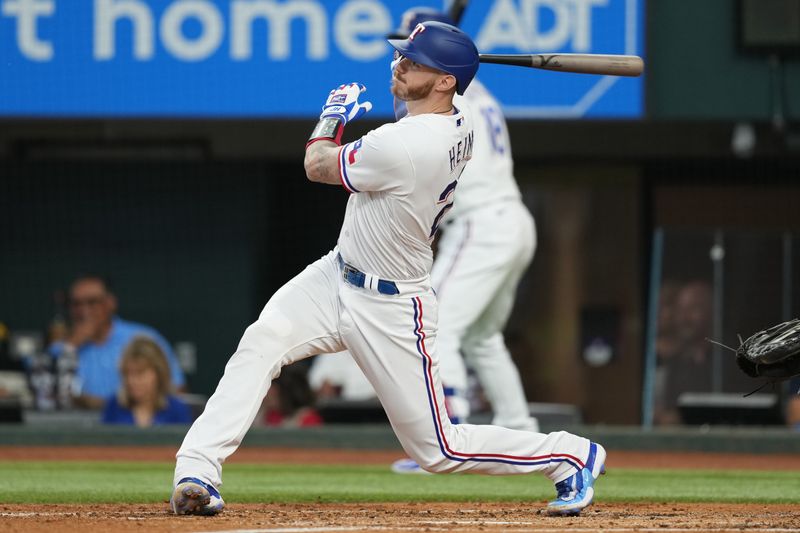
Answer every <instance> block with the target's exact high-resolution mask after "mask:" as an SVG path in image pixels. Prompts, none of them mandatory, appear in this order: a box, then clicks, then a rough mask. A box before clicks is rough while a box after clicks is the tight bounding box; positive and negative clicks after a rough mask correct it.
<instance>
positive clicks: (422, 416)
mask: <svg viewBox="0 0 800 533" xmlns="http://www.w3.org/2000/svg"><path fill="white" fill-rule="evenodd" d="M340 297H341V302H342V327H341V334H342V339H343V341H344V343H345V344H346V345H347V346H348V348H349V349H350V352H351V354H352V355H353V357H354V358H355V359H356V361H357V362H358V364H359V366H360V367H361V369H362V370H363V371H364V373H365V375H366V376H367V379H369V380H370V382H371V383H372V386H373V387H374V388H375V391H376V393H377V394H378V397H379V398H380V400H381V403H382V404H383V407H384V409H385V410H386V413H387V415H388V418H389V421H390V422H391V424H392V427H393V429H394V431H395V433H396V434H397V437H398V439H399V440H400V443H401V444H402V446H403V448H404V449H405V451H406V453H408V454H409V456H410V457H411V458H412V459H414V460H415V461H417V462H418V463H419V464H420V465H421V466H422V467H423V468H424V469H425V470H427V471H430V472H435V473H443V472H466V471H472V472H480V473H484V474H524V473H529V472H535V471H538V472H542V473H543V474H544V475H546V476H547V477H549V478H550V479H551V480H553V481H554V482H556V483H558V482H561V481H563V480H567V479H571V478H572V477H573V476H574V475H575V474H576V473H580V472H582V471H583V470H584V469H585V468H586V467H587V463H591V461H592V459H591V457H592V455H591V449H592V447H591V443H590V442H589V440H587V439H585V438H583V437H579V436H577V435H572V434H570V433H566V432H563V431H561V432H554V433H549V434H541V433H533V432H528V431H517V430H512V429H507V428H503V427H498V426H488V425H487V426H477V425H472V424H458V425H454V424H451V423H450V421H449V419H448V417H447V415H446V413H445V405H444V394H443V389H442V385H441V382H440V378H439V368H438V361H437V359H436V348H435V343H436V331H437V309H436V298H435V296H434V295H433V293H432V292H423V293H417V294H400V295H397V296H383V295H378V294H375V293H371V292H369V291H365V290H363V289H355V288H351V289H349V290H344V289H343V290H341V291H340ZM594 449H598V448H597V446H595V447H594ZM600 449H602V448H600ZM596 456H597V454H595V457H596ZM604 460H605V452H604V451H603V452H602V461H604ZM598 475H599V473H598ZM592 479H594V478H592ZM587 485H588V482H587ZM584 492H585V491H584ZM584 501H585V499H584Z"/></svg>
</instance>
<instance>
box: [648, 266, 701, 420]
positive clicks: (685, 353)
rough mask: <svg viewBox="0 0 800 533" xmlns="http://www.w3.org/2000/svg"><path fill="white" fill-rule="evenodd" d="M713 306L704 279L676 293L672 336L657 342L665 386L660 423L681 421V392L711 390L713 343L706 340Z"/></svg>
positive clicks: (658, 407)
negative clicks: (679, 404) (679, 402)
mask: <svg viewBox="0 0 800 533" xmlns="http://www.w3.org/2000/svg"><path fill="white" fill-rule="evenodd" d="M711 310H712V292H711V287H710V286H709V284H708V283H706V282H704V281H691V282H689V283H686V284H684V285H683V286H682V287H681V288H680V289H678V291H677V293H676V294H675V300H674V304H673V306H672V308H671V312H672V316H671V324H668V327H670V328H671V331H672V333H671V338H670V339H662V340H661V343H658V344H659V345H660V348H661V350H663V351H662V352H661V353H659V364H660V365H661V368H662V369H663V379H662V381H661V387H663V388H662V390H659V391H656V398H658V399H659V401H658V402H657V404H656V409H655V412H654V415H655V422H656V423H657V424H678V423H680V422H681V418H680V413H679V412H678V397H679V396H680V395H681V393H683V392H708V391H710V390H711V362H710V355H711V344H710V343H709V342H708V340H706V339H707V338H708V337H709V336H710V335H711ZM659 322H661V319H660V320H659ZM659 336H661V335H659ZM665 348H668V349H665Z"/></svg>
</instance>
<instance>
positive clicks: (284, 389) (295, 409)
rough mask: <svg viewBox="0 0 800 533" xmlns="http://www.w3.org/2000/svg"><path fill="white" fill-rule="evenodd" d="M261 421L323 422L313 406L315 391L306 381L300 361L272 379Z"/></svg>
mask: <svg viewBox="0 0 800 533" xmlns="http://www.w3.org/2000/svg"><path fill="white" fill-rule="evenodd" d="M263 410H264V415H263V421H264V424H266V425H267V426H282V427H310V426H319V425H321V424H322V417H321V416H320V415H319V413H317V411H316V409H314V393H313V392H312V391H311V387H310V386H309V384H308V379H307V377H306V370H305V367H304V366H303V365H297V364H295V365H289V366H285V367H283V369H281V375H280V376H278V378H277V379H275V381H273V382H272V386H271V387H270V388H269V392H267V396H266V398H264V403H263Z"/></svg>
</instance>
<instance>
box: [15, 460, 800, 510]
mask: <svg viewBox="0 0 800 533" xmlns="http://www.w3.org/2000/svg"><path fill="white" fill-rule="evenodd" d="M172 466H173V465H172V464H167V463H141V462H136V463H126V462H115V463H111V462H33V461H31V462H28V461H17V462H4V461H0V501H1V502H3V503H36V502H42V503H79V502H80V503H103V502H108V503H113V502H130V503H149V502H162V501H165V500H166V499H168V498H169V492H170V486H171V483H172ZM224 479H225V486H224V487H223V490H222V492H223V496H224V497H225V499H226V501H228V502H229V503H233V502H264V503H276V502H319V501H322V502H389V501H453V502H455V501H498V502H500V501H505V502H524V501H542V500H547V499H550V498H551V497H552V496H553V487H552V485H551V484H550V482H549V481H548V480H547V479H545V478H544V477H543V476H540V475H530V476H503V477H490V476H478V475H440V476H424V475H397V474H392V473H391V472H390V471H389V469H388V466H386V467H380V466H318V465H313V466H284V465H281V466H278V465H262V464H232V465H228V466H226V467H225V473H224ZM596 498H597V500H598V501H608V502H611V501H676V502H694V501H704V502H752V503H798V502H800V476H798V475H797V473H796V472H776V471H752V470H725V471H722V470H634V469H622V468H619V469H614V470H612V471H611V472H610V473H609V474H608V475H606V476H603V478H601V479H600V480H599V481H598V486H597V496H596Z"/></svg>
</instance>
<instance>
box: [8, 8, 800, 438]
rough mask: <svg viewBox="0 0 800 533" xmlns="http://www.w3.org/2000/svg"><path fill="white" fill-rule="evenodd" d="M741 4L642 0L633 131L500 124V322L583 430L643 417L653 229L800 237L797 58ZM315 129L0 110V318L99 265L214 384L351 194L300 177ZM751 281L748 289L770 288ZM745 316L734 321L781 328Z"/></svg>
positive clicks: (540, 394) (124, 297)
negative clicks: (580, 415) (737, 136)
mask: <svg viewBox="0 0 800 533" xmlns="http://www.w3.org/2000/svg"><path fill="white" fill-rule="evenodd" d="M738 5H739V4H738V2H737V1H735V0H702V1H697V2H691V1H689V0H648V2H647V3H646V8H647V30H646V35H647V49H646V57H645V59H646V65H647V67H646V74H645V76H646V77H645V87H646V105H647V110H646V116H645V118H643V119H642V120H637V121H591V122H583V121H553V120H542V121H512V122H511V123H510V130H511V135H512V145H513V150H514V154H515V157H516V170H517V176H518V179H519V182H520V186H521V188H522V190H523V193H524V195H525V201H526V203H527V204H528V206H529V207H530V208H531V210H532V211H533V213H534V215H535V217H536V219H537V224H538V228H539V250H538V252H537V256H536V258H535V260H534V263H533V265H532V267H531V270H530V272H529V273H528V275H527V276H526V278H525V279H524V280H523V282H522V285H521V287H520V293H519V294H520V296H519V301H518V303H517V307H516V310H515V313H514V316H513V318H512V321H511V323H510V324H509V329H508V338H509V343H510V346H511V349H512V352H513V354H514V357H515V360H516V361H517V363H518V364H519V366H520V368H521V370H522V372H523V377H524V381H525V387H526V391H527V393H528V397H529V399H531V400H532V401H561V402H569V403H576V404H578V405H579V406H580V407H581V408H582V409H583V411H584V414H585V417H586V419H587V421H590V422H607V423H638V422H639V420H640V410H641V384H642V368H643V354H644V342H645V326H646V309H647V304H648V298H649V294H648V291H647V280H648V276H649V273H650V262H649V261H650V252H651V244H652V241H651V237H652V232H653V229H654V228H656V227H659V226H664V227H679V228H681V229H682V230H684V231H690V232H691V231H710V230H711V231H713V230H714V229H715V228H728V229H729V230H730V229H738V230H742V229H745V230H746V229H748V228H749V229H751V230H753V231H757V230H759V229H765V226H764V221H765V220H773V221H775V224H772V225H770V226H769V228H766V229H770V230H775V231H789V232H800V222H798V220H797V218H796V217H792V216H788V217H787V216H779V215H780V214H781V213H784V214H785V213H798V212H800V174H798V169H799V168H800V124H798V121H799V120H800V117H799V116H798V114H799V113H800V61H798V58H797V56H794V55H791V56H786V57H784V58H782V59H780V60H779V61H777V62H775V61H773V62H772V63H770V60H769V58H768V56H767V55H765V54H754V53H746V52H744V51H743V50H742V49H741V48H740V46H739V42H738V35H737V31H738V26H737V24H738V21H737V17H738ZM554 75H557V74H554ZM776 115H777V116H782V120H783V122H780V121H778V122H776V120H775V117H776ZM743 121H746V122H749V123H750V125H751V127H752V132H753V134H754V140H755V144H754V146H753V149H752V151H751V152H748V154H746V157H743V156H742V154H739V155H737V154H735V153H734V151H733V150H732V144H731V142H732V138H733V133H734V128H735V126H736V124H737V123H739V122H743ZM376 125H377V124H376V123H374V122H370V121H369V120H366V121H363V122H360V123H355V124H353V125H352V126H348V130H347V135H348V136H349V137H356V136H357V135H360V134H362V133H364V132H365V131H367V130H368V129H370V128H373V127H375V126H376ZM312 126H313V125H312V124H310V123H306V122H304V121H289V120H283V121H263V120H245V119H242V120H216V121H191V120H174V121H172V120H157V121H156V120H152V121H151V120H59V119H52V120H24V119H15V120H0V321H2V322H5V323H7V324H8V325H9V326H11V327H12V328H18V329H27V330H31V329H42V328H44V327H45V325H46V324H47V321H48V320H49V319H50V317H51V316H52V314H53V299H52V295H53V292H54V291H55V290H57V289H64V288H66V286H67V283H68V282H69V280H70V279H71V278H72V277H73V276H74V275H75V274H77V273H79V272H84V271H87V270H96V271H101V272H105V273H107V274H109V275H110V276H111V277H112V279H113V280H114V281H115V284H116V290H117V292H118V294H119V296H120V301H121V314H122V315H123V316H125V317H127V318H130V319H133V320H139V321H142V322H146V323H150V324H153V325H156V326H157V327H158V328H159V329H161V330H162V331H163V332H164V333H165V334H166V335H167V336H168V337H169V339H170V340H171V341H173V342H180V341H190V342H193V343H195V344H196V345H197V349H198V357H199V361H200V364H199V367H198V371H197V373H196V374H195V375H193V376H191V377H190V385H191V387H192V389H193V390H196V391H198V392H202V393H210V392H211V391H212V390H213V387H214V385H215V384H216V381H217V379H218V378H219V376H220V375H221V372H222V368H223V366H224V363H225V361H226V360H227V358H228V356H229V355H230V353H231V352H232V351H233V349H234V348H235V345H236V343H237V341H238V339H239V336H240V334H241V332H242V331H243V329H244V328H245V327H246V326H247V325H248V324H249V323H250V322H251V321H252V320H253V319H254V318H255V317H256V316H257V313H258V312H259V310H260V308H261V307H262V306H263V304H264V302H265V301H266V299H267V298H268V297H269V295H270V294H271V293H272V292H273V291H274V290H275V289H276V288H277V287H279V286H280V285H281V284H282V283H284V282H285V281H286V280H288V279H289V278H290V277H291V276H293V275H294V274H296V273H297V272H299V271H300V270H301V269H302V268H303V267H304V266H305V265H306V264H308V263H309V262H310V261H312V260H313V259H315V258H317V257H319V256H320V255H321V254H323V253H324V252H325V251H327V250H328V249H330V248H331V247H332V246H333V244H334V243H335V240H336V236H337V235H338V230H339V225H340V223H341V219H342V216H343V208H344V203H345V201H346V194H345V193H344V192H343V191H342V190H340V189H338V188H336V187H326V186H320V185H315V184H311V183H309V182H307V181H306V179H305V177H304V175H303V171H302V155H303V146H304V143H305V139H306V137H307V135H308V133H309V131H310V129H311V127H312ZM770 191H771V192H770ZM756 241H758V239H755V240H753V241H750V242H752V243H753V244H747V242H748V241H746V240H745V241H743V242H744V244H742V245H741V246H740V247H739V248H738V251H736V250H733V249H732V254H733V257H737V258H738V261H739V262H740V263H745V262H747V264H748V265H750V266H749V267H748V268H750V269H751V270H752V269H757V268H758V266H759V257H762V256H763V254H764V253H767V252H763V251H760V250H761V248H759V246H761V244H759V243H758V242H756ZM703 246H705V245H703ZM770 253H771V252H770ZM678 262H679V263H680V259H679V260H678ZM796 264H800V263H796ZM767 277H769V276H766V277H765V278H764V279H766V278H767ZM734 279H736V278H734ZM742 279H746V280H750V279H753V278H752V276H750V277H746V278H742ZM742 283H744V282H742ZM796 286H798V287H800V281H798V283H797V285H796ZM754 287H755V285H754V286H753V287H751V289H753V291H754V292H749V293H746V294H748V295H751V299H757V297H758V296H759V294H763V293H760V292H759V291H758V290H756V289H755V288H754ZM730 290H731V291H734V292H736V291H737V288H736V287H735V286H732V287H731V288H730ZM738 294H740V295H741V294H745V293H743V292H742V291H739V292H738ZM773 296H775V295H772V296H770V297H769V299H768V300H769V301H768V302H767V303H766V304H765V305H766V306H767V308H769V306H774V305H777V304H774V302H773V300H774V299H775V298H773ZM795 301H797V300H795ZM736 305H737V306H738V305H741V306H746V305H747V302H746V301H745V302H741V303H737V304H736ZM598 310H599V312H600V313H601V315H602V314H603V313H605V315H604V316H611V317H616V318H615V320H616V322H613V321H612V324H615V326H614V329H615V331H614V332H612V333H613V334H614V336H615V338H616V340H617V342H618V345H617V351H616V353H615V357H614V358H613V359H612V361H611V363H609V364H608V365H605V366H603V367H591V366H589V365H588V364H587V363H586V362H585V361H584V360H583V359H582V357H581V338H582V330H583V329H584V328H585V327H586V317H587V316H597V315H593V314H592V313H596V312H597V311H598ZM731 312H732V313H733V312H734V311H733V310H731ZM744 315H746V319H744V321H743V322H742V321H740V322H739V323H736V325H735V327H737V328H742V329H747V328H750V327H755V322H757V321H759V320H760V319H761V320H765V321H766V322H769V321H768V320H766V317H767V316H769V317H770V320H771V319H772V317H773V316H774V314H771V313H770V312H769V311H764V312H761V311H760V312H757V313H750V314H747V313H744ZM762 325H763V324H762ZM731 327H732V328H733V327H734V326H733V325H732V326H731ZM737 332H739V331H733V330H732V331H729V332H727V333H729V334H731V335H733V334H735V333H737Z"/></svg>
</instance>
